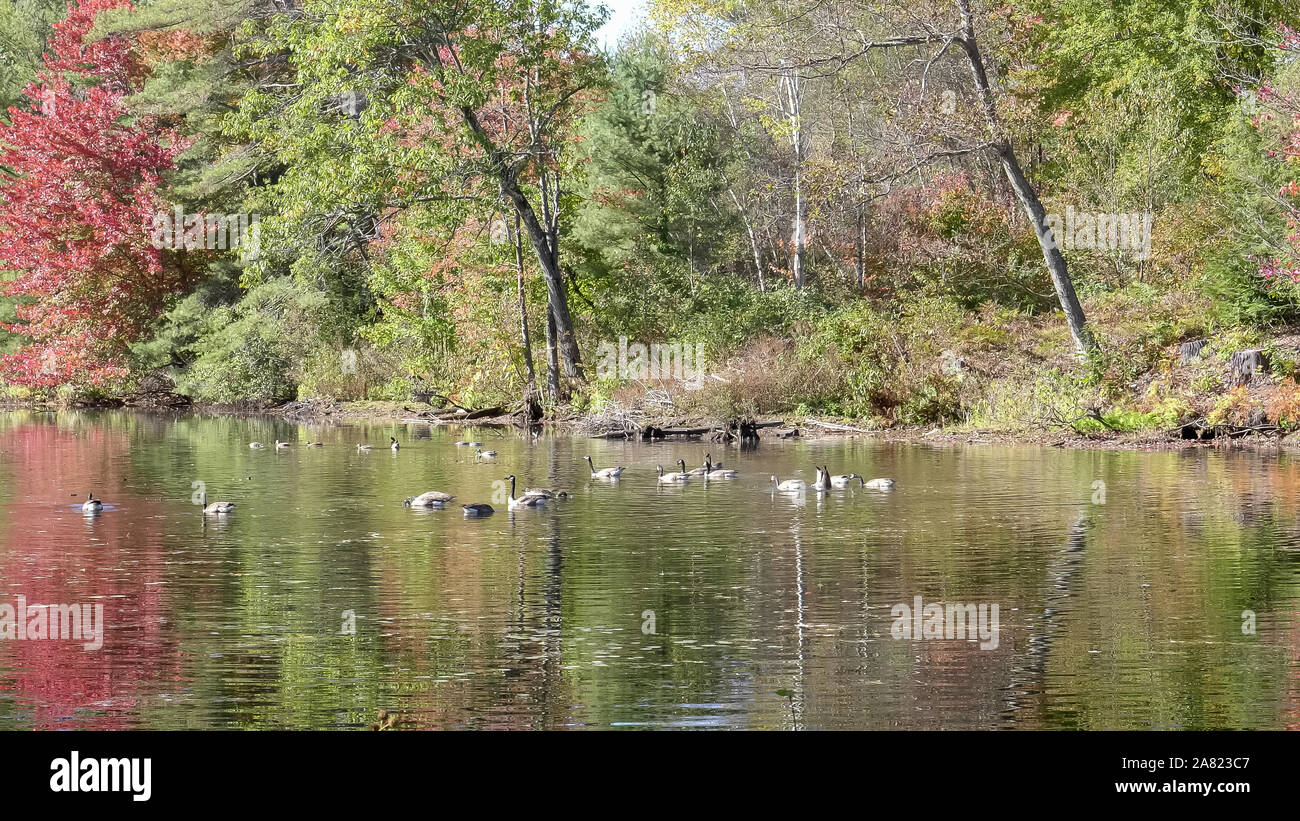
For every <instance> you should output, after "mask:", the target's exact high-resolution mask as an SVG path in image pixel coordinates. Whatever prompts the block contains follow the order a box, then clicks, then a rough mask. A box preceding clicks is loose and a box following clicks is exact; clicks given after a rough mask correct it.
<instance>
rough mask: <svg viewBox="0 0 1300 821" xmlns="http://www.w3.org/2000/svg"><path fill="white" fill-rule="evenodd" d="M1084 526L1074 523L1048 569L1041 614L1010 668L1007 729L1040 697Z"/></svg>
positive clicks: (1084, 534)
mask: <svg viewBox="0 0 1300 821" xmlns="http://www.w3.org/2000/svg"><path fill="white" fill-rule="evenodd" d="M1087 524H1088V522H1087V519H1086V518H1079V519H1076V520H1075V522H1074V524H1072V525H1071V526H1070V535H1069V536H1068V537H1067V538H1066V541H1065V546H1064V547H1063V548H1062V549H1061V550H1060V551H1058V552H1057V554H1056V556H1055V558H1053V559H1052V562H1051V563H1050V564H1049V565H1048V566H1047V572H1046V574H1045V576H1046V580H1045V581H1046V584H1045V586H1044V589H1043V592H1042V596H1041V601H1042V603H1043V609H1042V612H1041V613H1039V614H1038V615H1037V616H1035V617H1033V618H1031V619H1027V620H1026V623H1025V629H1026V630H1027V631H1028V633H1029V637H1028V640H1027V641H1026V643H1025V649H1024V653H1023V655H1022V656H1021V657H1020V658H1018V659H1016V660H1015V661H1013V662H1012V665H1011V671H1010V685H1009V686H1008V687H1007V705H1006V708H1005V709H1004V710H1003V713H1002V714H1003V721H1004V724H1006V725H1007V726H1014V721H1015V720H1016V713H1017V712H1018V711H1020V710H1021V709H1023V708H1024V707H1025V706H1026V704H1025V703H1024V702H1028V701H1030V700H1032V699H1033V698H1034V697H1036V696H1041V695H1042V692H1043V679H1044V675H1045V673H1046V671H1047V659H1048V654H1049V653H1050V652H1051V649H1052V643H1053V641H1054V640H1055V638H1056V637H1057V636H1058V635H1059V634H1060V633H1061V632H1062V631H1063V630H1064V623H1063V621H1064V620H1063V618H1062V615H1061V608H1062V607H1063V606H1064V605H1066V604H1068V602H1069V600H1070V598H1071V597H1072V596H1074V595H1075V590H1074V588H1075V586H1076V584H1077V582H1078V578H1079V571H1080V569H1081V565H1082V562H1083V550H1084V548H1085V547H1086V546H1087ZM1022 699H1023V700H1024V702H1022Z"/></svg>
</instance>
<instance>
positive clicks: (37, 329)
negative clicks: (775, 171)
mask: <svg viewBox="0 0 1300 821" xmlns="http://www.w3.org/2000/svg"><path fill="white" fill-rule="evenodd" d="M129 5H130V4H129V3H128V2H126V0H80V2H78V3H76V4H75V5H71V6H70V7H69V11H68V17H67V19H65V20H64V21H63V22H61V23H58V24H56V25H55V26H54V35H53V37H52V39H51V42H50V52H48V53H47V54H46V55H45V56H44V70H43V71H42V72H41V73H40V74H39V75H38V77H37V80H36V81H35V82H33V83H32V84H31V85H29V86H28V87H27V88H26V89H25V90H24V95H25V96H26V97H27V98H28V99H29V100H30V101H31V109H30V110H23V109H20V108H10V109H9V115H10V123H9V124H8V125H5V124H3V123H0V167H4V168H7V170H8V171H9V173H10V174H11V176H10V178H9V179H7V180H4V182H3V184H2V185H0V270H9V271H14V272H16V274H17V275H16V277H14V278H13V279H12V280H10V281H9V282H7V283H5V284H4V290H3V293H4V294H5V295H6V296H17V297H23V298H25V299H23V300H22V301H21V304H20V305H19V307H18V318H19V320H20V322H19V323H18V324H14V325H5V326H3V327H4V328H5V329H6V330H8V331H11V332H14V333H19V334H22V335H24V336H25V337H27V338H28V340H29V342H28V344H27V345H26V346H25V347H23V348H21V349H20V350H19V351H18V352H16V353H14V354H11V355H8V356H4V357H0V378H3V379H4V380H5V381H7V382H9V383H11V384H16V385H24V386H28V387H53V386H57V385H62V384H76V385H95V386H99V385H105V384H108V383H111V382H112V381H114V380H117V379H120V378H121V377H123V376H125V374H126V368H125V364H124V361H123V354H124V353H125V351H126V346H127V344H128V343H130V342H132V341H135V340H137V339H139V338H141V336H142V335H143V334H144V332H145V331H146V330H147V329H148V328H149V327H150V325H151V324H152V323H153V322H154V320H156V319H157V317H158V316H159V315H160V313H161V311H162V310H163V309H164V308H165V304H166V301H167V299H168V297H169V296H170V295H172V294H174V293H175V292H176V290H177V289H178V286H179V277H178V276H177V272H176V270H175V267H174V266H169V265H167V264H165V258H164V256H163V251H162V250H160V249H158V248H155V247H153V245H152V243H151V242H150V235H149V231H148V229H149V227H150V225H151V223H152V221H153V218H154V215H155V214H157V213H159V212H160V211H163V210H165V209H166V205H165V203H162V202H161V200H160V198H159V194H158V191H159V187H160V185H161V175H162V174H163V173H164V172H165V171H167V170H169V169H171V168H172V167H173V165H174V161H175V158H176V156H177V155H178V154H179V153H180V152H181V151H183V150H184V149H185V147H186V144H185V143H184V142H182V141H181V140H180V139H179V138H178V137H177V135H176V134H175V133H174V132H172V131H166V130H160V129H158V128H157V127H156V125H155V124H154V123H153V122H152V121H151V120H149V119H148V118H142V119H138V120H132V119H131V118H130V117H129V116H128V112H127V109H126V106H125V104H124V98H125V97H126V95H127V94H128V93H129V92H130V91H131V90H132V89H133V86H134V84H135V83H136V82H138V80H139V78H140V77H141V76H142V74H143V68H142V66H141V65H140V64H139V62H138V61H136V60H135V59H134V58H133V51H132V45H131V43H130V42H128V41H127V40H125V39H123V38H121V37H108V38H104V39H101V40H96V41H92V42H86V40H85V36H86V34H87V32H89V31H90V28H91V25H92V24H93V22H94V18H95V15H96V14H98V13H99V12H101V11H104V10H106V9H112V8H121V7H128V6H129Z"/></svg>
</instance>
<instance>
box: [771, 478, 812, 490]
mask: <svg viewBox="0 0 1300 821" xmlns="http://www.w3.org/2000/svg"><path fill="white" fill-rule="evenodd" d="M772 484H773V485H776V489H777V490H780V491H783V492H786V493H797V492H799V491H801V490H803V489H804V488H806V487H807V485H806V484H804V480H803V479H786V480H785V481H784V482H778V481H777V478H776V477H775V476H773V477H772Z"/></svg>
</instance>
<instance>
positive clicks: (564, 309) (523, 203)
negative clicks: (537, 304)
mask: <svg viewBox="0 0 1300 821" xmlns="http://www.w3.org/2000/svg"><path fill="white" fill-rule="evenodd" d="M500 186H501V194H502V195H503V196H504V197H505V198H506V199H507V200H509V201H510V204H511V205H512V206H513V207H514V209H515V213H516V214H518V216H519V219H520V221H521V222H523V225H524V229H525V230H527V231H528V239H529V241H530V242H531V243H532V245H533V251H534V252H535V253H536V255H537V261H538V262H539V263H540V264H541V266H542V276H543V277H544V278H545V280H546V296H547V302H548V303H549V305H550V310H549V313H550V315H551V318H552V319H553V320H554V322H555V345H556V347H557V348H558V349H559V352H560V359H561V361H562V362H563V363H564V369H565V376H566V377H568V378H570V379H577V380H581V379H583V378H584V377H583V373H582V356H581V354H579V352H578V340H577V335H576V334H575V333H574V330H573V317H572V315H571V314H570V313H569V299H568V295H567V293H566V292H565V289H564V277H563V274H562V273H561V272H560V260H559V254H557V253H556V251H557V250H558V249H557V248H556V247H555V244H554V243H555V239H556V238H554V237H552V236H550V235H549V234H548V233H547V231H546V230H545V229H544V228H542V225H541V223H540V222H538V220H537V214H536V213H535V212H534V211H533V207H532V205H531V204H529V202H528V198H527V197H525V196H524V192H523V191H522V190H520V188H519V183H518V180H515V179H512V178H511V177H510V176H509V175H507V174H503V175H502V177H501V179H500Z"/></svg>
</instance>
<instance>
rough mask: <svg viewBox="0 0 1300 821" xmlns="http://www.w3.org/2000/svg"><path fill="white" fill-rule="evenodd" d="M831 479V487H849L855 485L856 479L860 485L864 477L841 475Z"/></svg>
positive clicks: (848, 474) (849, 474) (854, 474)
mask: <svg viewBox="0 0 1300 821" xmlns="http://www.w3.org/2000/svg"><path fill="white" fill-rule="evenodd" d="M830 478H831V487H848V486H849V485H851V484H853V480H854V479H857V480H858V482H859V483H861V482H862V477H861V476H859V475H858V474H856V473H840V474H836V475H835V476H832V477H830Z"/></svg>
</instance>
